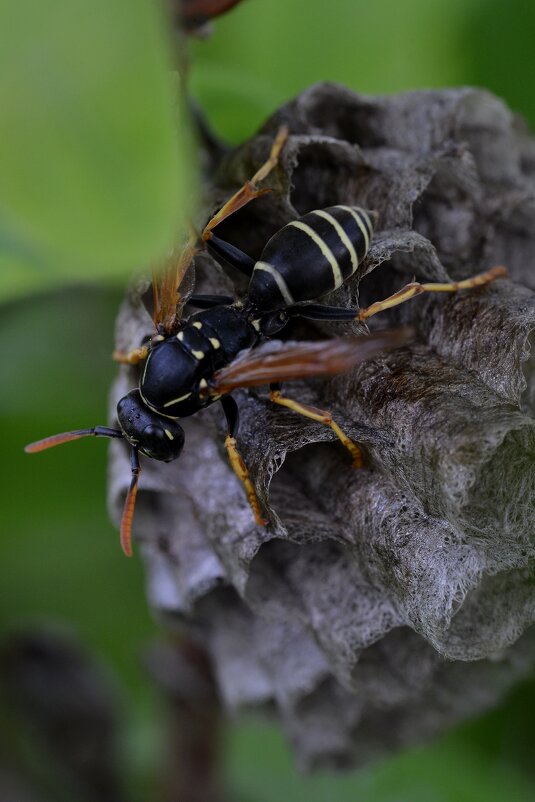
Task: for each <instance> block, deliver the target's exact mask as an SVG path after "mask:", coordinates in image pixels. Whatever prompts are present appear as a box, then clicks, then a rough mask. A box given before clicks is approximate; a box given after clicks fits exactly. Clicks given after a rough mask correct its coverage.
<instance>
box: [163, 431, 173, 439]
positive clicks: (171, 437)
mask: <svg viewBox="0 0 535 802" xmlns="http://www.w3.org/2000/svg"><path fill="white" fill-rule="evenodd" d="M164 432H165V434H166V435H167V437H168V438H169V440H174V439H175V438H174V437H173V435H172V434H171V432H170V431H169V429H164Z"/></svg>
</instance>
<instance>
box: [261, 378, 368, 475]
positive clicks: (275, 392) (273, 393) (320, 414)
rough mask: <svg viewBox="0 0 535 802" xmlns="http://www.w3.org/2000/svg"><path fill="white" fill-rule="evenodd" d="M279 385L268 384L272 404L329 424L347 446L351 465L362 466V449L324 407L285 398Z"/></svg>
mask: <svg viewBox="0 0 535 802" xmlns="http://www.w3.org/2000/svg"><path fill="white" fill-rule="evenodd" d="M280 387H281V386H280V384H278V383H273V384H270V385H269V389H270V393H269V398H270V400H271V401H273V403H274V404H280V405H281V406H282V407H288V409H293V411H294V412H298V413H299V414H300V415H304V416H305V418H310V419H311V420H315V421H318V422H319V423H324V424H325V425H326V426H330V427H331V429H332V430H333V432H334V433H335V435H336V436H337V437H338V439H339V440H340V442H341V443H342V445H343V446H345V448H347V450H348V451H349V453H350V454H351V456H352V458H353V467H355V468H362V467H364V457H363V454H362V450H361V449H360V447H359V446H358V445H357V444H356V443H354V442H353V440H351V439H350V438H349V437H348V436H347V434H346V433H345V432H343V431H342V429H341V428H340V427H339V426H338V424H337V423H335V422H334V421H333V416H332V415H331V413H330V412H327V410H325V409H317V408H316V407H310V406H307V405H306V404H300V403H299V402H298V401H294V400H293V399H292V398H286V396H283V394H282V392H281V389H280Z"/></svg>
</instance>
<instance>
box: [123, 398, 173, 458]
mask: <svg viewBox="0 0 535 802" xmlns="http://www.w3.org/2000/svg"><path fill="white" fill-rule="evenodd" d="M117 418H118V420H119V425H120V427H121V429H122V430H123V433H124V436H125V438H126V439H127V440H128V442H129V443H132V445H134V446H137V447H138V448H139V450H140V451H141V452H142V453H143V454H146V455H147V457H152V459H158V460H162V461H163V462H171V461H172V460H174V459H176V458H177V457H178V456H180V453H181V451H182V449H183V447H184V430H183V429H182V427H181V426H180V424H178V423H177V422H176V421H174V420H171V419H170V418H163V417H162V416H161V415H158V413H157V412H153V411H152V410H151V409H149V408H148V407H147V405H146V404H145V403H144V402H143V399H142V398H141V393H140V392H139V390H132V391H131V392H129V393H128V395H125V396H124V398H121V400H120V401H119V403H118V404H117Z"/></svg>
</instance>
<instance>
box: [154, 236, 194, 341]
mask: <svg viewBox="0 0 535 802" xmlns="http://www.w3.org/2000/svg"><path fill="white" fill-rule="evenodd" d="M196 239H197V238H196V237H195V236H193V235H192V236H191V237H190V239H189V240H188V241H187V242H186V243H185V244H184V245H182V246H179V247H177V248H176V249H175V250H173V252H172V253H171V254H170V256H169V257H168V258H167V259H166V260H165V262H164V263H163V264H161V265H158V266H157V267H155V268H154V269H153V271H152V315H153V320H154V326H155V328H156V330H157V331H158V332H159V333H160V334H164V335H165V336H167V337H168V336H169V335H171V334H174V333H175V332H176V331H177V330H178V327H179V323H180V318H181V316H182V309H183V307H184V305H185V304H186V302H187V300H188V298H189V297H190V295H191V293H192V292H193V287H194V283H195V271H194V264H193V257H194V255H195V252H196Z"/></svg>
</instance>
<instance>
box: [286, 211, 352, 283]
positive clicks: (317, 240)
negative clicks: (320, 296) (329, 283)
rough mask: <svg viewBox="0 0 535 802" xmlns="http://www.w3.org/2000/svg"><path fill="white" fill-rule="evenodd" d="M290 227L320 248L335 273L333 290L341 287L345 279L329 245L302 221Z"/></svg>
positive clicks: (292, 223)
mask: <svg viewBox="0 0 535 802" xmlns="http://www.w3.org/2000/svg"><path fill="white" fill-rule="evenodd" d="M288 226H292V227H293V228H298V229H299V231H303V232H304V233H305V234H307V235H308V236H309V237H310V239H311V240H312V241H313V242H314V243H315V244H316V245H317V246H318V248H319V249H320V251H321V252H322V254H323V256H324V257H325V258H326V259H327V261H328V262H329V264H330V266H331V270H332V271H333V279H334V288H333V289H335V288H336V287H340V285H342V284H343V283H344V277H343V276H342V271H341V270H340V265H339V264H338V262H337V260H336V257H335V255H334V253H333V252H332V251H331V249H330V248H329V246H328V245H327V243H326V242H324V241H323V239H322V238H321V237H320V235H319V234H317V233H316V232H315V231H314V229H313V228H312V227H311V226H308V225H307V224H306V223H302V222H301V220H293V221H292V222H291V223H288Z"/></svg>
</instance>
